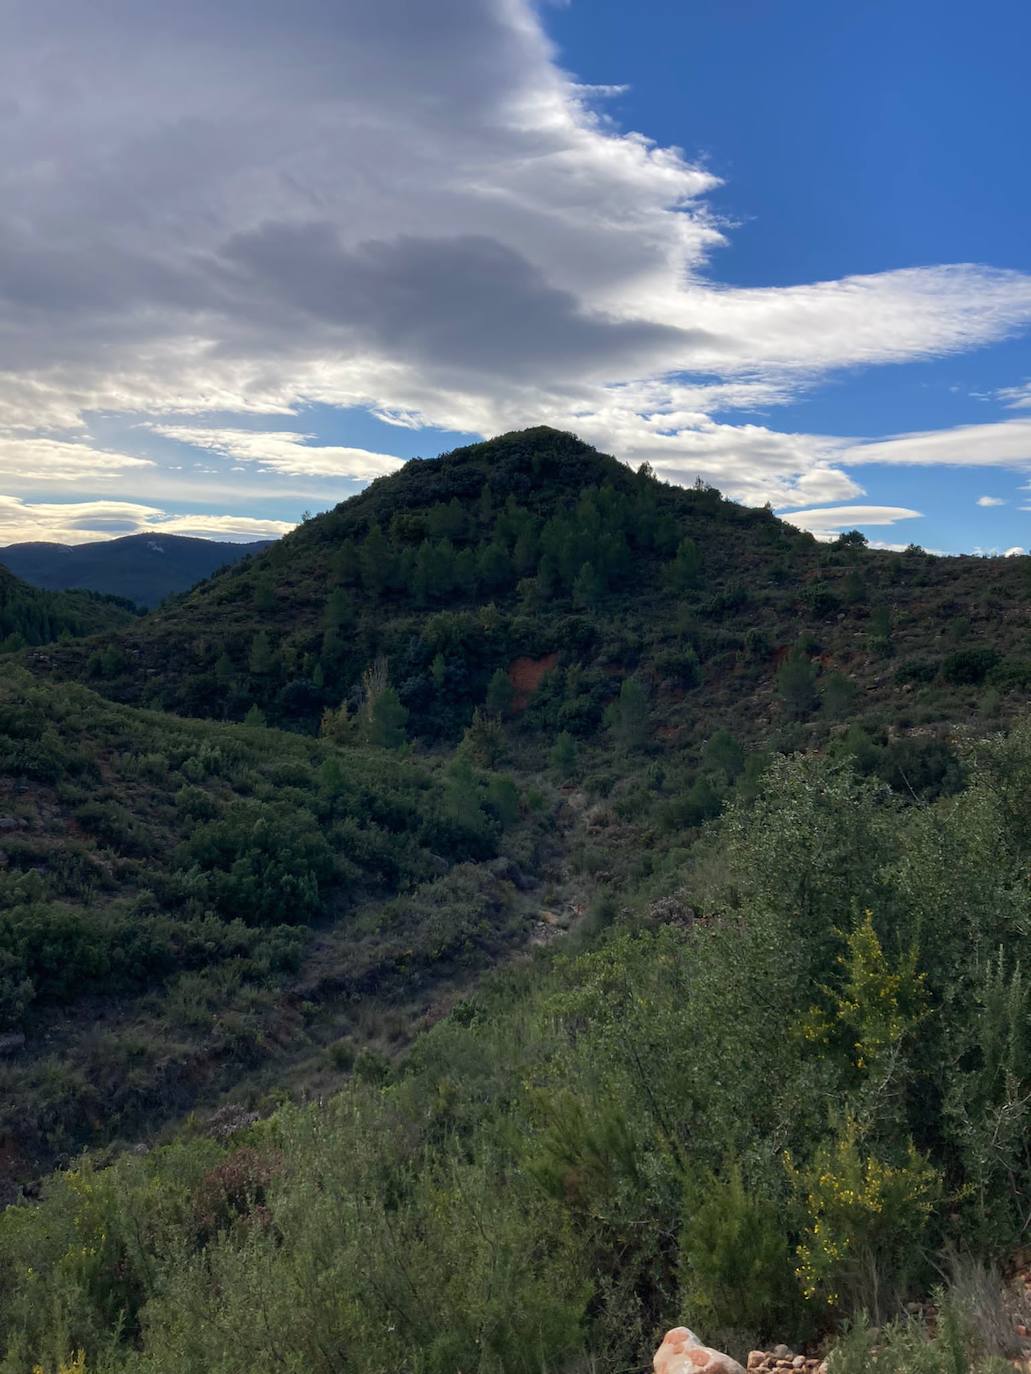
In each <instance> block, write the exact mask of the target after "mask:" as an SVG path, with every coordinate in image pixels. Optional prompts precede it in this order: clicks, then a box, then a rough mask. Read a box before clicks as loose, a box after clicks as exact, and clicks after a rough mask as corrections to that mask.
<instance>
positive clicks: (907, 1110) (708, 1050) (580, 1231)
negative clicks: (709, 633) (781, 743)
mask: <svg viewBox="0 0 1031 1374" xmlns="http://www.w3.org/2000/svg"><path fill="white" fill-rule="evenodd" d="M965 764H966V772H965V777H966V782H965V786H963V787H962V789H961V790H959V791H958V792H955V793H954V794H953V795H950V796H946V797H942V798H941V799H940V800H938V801H936V802H934V803H930V804H928V803H914V801H913V799H912V798H909V800H908V801H905V800H903V799H901V798H900V797H899V796H898V794H896V793H894V792H892V791H891V790H890V788H888V787H887V786H886V785H885V784H884V783H883V782H880V781H878V780H869V779H864V778H861V777H859V776H857V774H856V772H855V770H854V769H852V768H851V767H849V766H848V764H847V763H845V762H841V761H837V762H836V761H833V760H828V759H817V758H813V757H802V756H798V757H794V758H781V759H779V760H776V761H774V762H773V764H772V765H771V766H770V767H769V768H768V769H767V771H766V773H765V776H764V778H763V780H762V782H761V783H760V784H758V785H757V788H756V790H755V792H754V794H753V795H752V796H751V797H750V798H745V797H742V798H740V799H739V800H738V801H737V802H736V803H735V804H734V805H732V806H731V808H730V809H729V811H728V812H727V813H726V815H725V816H724V817H723V818H722V819H721V820H719V821H718V822H717V823H716V825H715V827H713V828H712V829H710V830H709V831H708V832H706V833H705V834H704V835H703V837H702V839H701V841H700V842H699V843H698V844H697V845H696V846H695V847H694V848H693V849H692V851H691V852H690V854H689V855H686V856H685V857H684V858H683V860H682V863H681V868H680V872H679V875H678V876H679V881H680V884H681V890H680V891H679V892H677V893H674V894H670V893H669V892H668V891H667V892H665V893H664V894H663V896H664V900H649V899H644V900H642V901H641V902H640V903H639V904H638V906H637V908H636V909H634V910H628V911H627V912H626V913H625V914H624V915H623V916H622V917H620V918H619V919H618V920H616V921H615V923H614V924H612V925H611V926H609V928H608V929H607V930H606V931H604V932H602V933H601V934H600V935H598V936H597V937H596V938H595V940H594V942H593V944H592V943H590V942H589V943H588V945H587V947H585V948H584V949H583V950H582V952H580V953H579V954H572V953H570V954H567V955H564V956H560V957H553V958H548V957H542V958H541V959H539V960H538V961H536V962H534V963H532V964H529V965H524V966H523V967H521V968H517V969H513V970H510V971H508V972H506V973H504V974H500V975H496V976H495V977H494V978H493V979H492V980H490V981H489V982H488V983H487V984H485V985H484V986H483V987H482V989H481V990H480V991H479V992H478V993H477V994H476V995H475V996H472V997H470V998H469V999H468V1000H467V1001H466V1002H464V1003H463V1004H461V1005H460V1006H459V1007H458V1008H456V1009H455V1011H454V1012H453V1013H452V1014H451V1015H450V1016H449V1017H448V1018H447V1019H445V1020H444V1021H442V1022H440V1023H439V1024H438V1025H437V1026H436V1027H435V1028H434V1029H433V1030H432V1031H431V1032H430V1033H429V1034H427V1035H426V1036H424V1037H423V1038H422V1039H421V1040H420V1041H419V1042H418V1043H417V1044H416V1046H415V1048H414V1049H413V1051H412V1053H411V1054H410V1055H409V1057H408V1059H407V1061H406V1062H405V1063H404V1065H403V1066H401V1067H399V1068H396V1069H391V1068H390V1066H389V1065H387V1064H380V1065H378V1066H377V1067H376V1069H375V1071H374V1072H373V1071H372V1070H371V1069H369V1068H366V1069H365V1070H364V1071H363V1072H362V1073H360V1074H358V1075H357V1076H356V1077H355V1079H354V1081H353V1082H352V1084H351V1085H350V1086H349V1088H348V1089H347V1090H346V1091H344V1092H343V1093H341V1094H340V1095H339V1096H337V1097H336V1098H334V1099H333V1100H332V1101H329V1102H327V1103H325V1104H321V1105H318V1106H314V1107H306V1108H288V1109H284V1110H282V1111H281V1112H279V1113H278V1114H277V1115H275V1116H273V1117H271V1118H269V1119H268V1120H266V1121H264V1122H262V1123H260V1124H257V1125H255V1126H252V1127H251V1128H250V1129H249V1130H248V1131H247V1132H245V1133H242V1134H240V1135H238V1136H237V1137H235V1138H234V1139H231V1140H229V1141H226V1142H221V1143H219V1142H217V1141H215V1140H213V1139H211V1138H209V1137H208V1136H206V1135H204V1134H197V1133H189V1132H188V1133H186V1134H184V1135H183V1136H181V1137H180V1138H179V1139H177V1140H176V1141H174V1142H173V1143H171V1144H169V1145H166V1146H164V1147H162V1148H160V1149H156V1150H154V1151H152V1152H151V1153H150V1154H149V1155H144V1156H139V1155H137V1156H131V1157H125V1158H122V1159H121V1160H120V1161H118V1162H117V1163H116V1164H115V1165H113V1166H112V1167H110V1168H96V1167H92V1166H90V1165H89V1164H88V1163H84V1164H83V1165H82V1166H81V1167H77V1168H76V1169H74V1170H73V1171H71V1172H67V1173H64V1174H60V1175H57V1176H55V1178H54V1179H53V1180H52V1181H51V1182H50V1183H49V1184H48V1185H47V1188H46V1192H45V1196H44V1198H43V1200H42V1201H41V1202H40V1203H38V1204H31V1205H30V1204H24V1205H22V1206H16V1207H14V1208H11V1209H9V1210H8V1211H7V1212H6V1213H5V1214H4V1215H3V1216H2V1217H0V1292H2V1294H3V1296H2V1298H0V1327H2V1330H3V1333H4V1341H5V1344H6V1347H7V1350H8V1354H7V1357H6V1364H5V1365H4V1366H2V1367H3V1368H5V1369H8V1370H11V1371H22V1370H27V1369H29V1368H30V1367H31V1365H32V1363H33V1361H34V1360H42V1361H43V1364H44V1367H45V1368H48V1369H49V1368H56V1367H57V1366H58V1364H59V1362H60V1361H61V1360H62V1359H67V1358H68V1357H69V1355H70V1354H71V1353H72V1352H74V1351H76V1350H77V1349H80V1348H81V1349H82V1350H84V1351H85V1358H86V1368H87V1369H88V1370H97V1371H100V1370H109V1369H110V1370H115V1369H117V1370H134V1371H152V1372H153V1374H159V1371H160V1372H163V1371H168V1374H172V1371H175V1372H176V1374H182V1371H190V1370H195V1371H198V1374H199V1371H201V1370H203V1371H224V1374H236V1371H239V1374H244V1371H250V1370H253V1369H255V1368H268V1367H278V1368H283V1369H288V1370H292V1369H296V1370H298V1371H300V1370H302V1369H303V1370H305V1371H325V1372H326V1374H330V1371H336V1370H339V1369H340V1368H341V1367H347V1368H353V1369H356V1370H363V1371H370V1372H371V1371H381V1370H382V1371H385V1370H388V1369H396V1368H401V1367H405V1368H410V1369H413V1370H418V1371H424V1372H425V1374H431V1372H432V1374H450V1372H451V1371H453V1370H455V1369H458V1368H462V1369H469V1370H477V1371H482V1372H483V1374H487V1371H491V1372H492V1374H496V1372H497V1371H506V1374H507V1372H508V1371H512V1372H513V1374H516V1372H518V1374H522V1372H523V1371H525V1372H526V1374H530V1371H539V1370H549V1371H563V1370H565V1371H572V1370H586V1369H592V1370H600V1371H612V1372H613V1374H614V1372H615V1371H617V1370H624V1369H627V1368H638V1367H640V1366H642V1365H643V1364H644V1363H645V1361H646V1358H647V1355H648V1352H650V1350H651V1348H652V1347H653V1345H654V1343H655V1340H656V1335H657V1333H659V1332H661V1330H662V1329H663V1328H664V1327H666V1326H670V1325H673V1324H675V1323H676V1322H677V1321H681V1320H687V1321H689V1322H690V1324H691V1325H692V1326H696V1327H698V1328H699V1329H701V1330H703V1331H704V1332H705V1334H706V1336H707V1338H708V1339H710V1340H712V1341H714V1343H716V1344H719V1343H721V1342H723V1343H724V1344H725V1345H728V1346H731V1347H732V1348H734V1349H736V1350H737V1351H738V1352H739V1353H740V1351H742V1350H744V1349H747V1348H748V1346H749V1345H750V1344H753V1343H756V1342H757V1341H758V1340H759V1339H760V1338H762V1339H765V1338H767V1337H771V1336H772V1337H774V1338H777V1339H780V1338H785V1337H789V1338H792V1339H794V1340H795V1341H799V1340H803V1339H805V1338H806V1337H810V1336H813V1335H816V1334H818V1333H819V1332H821V1331H826V1330H827V1329H829V1328H833V1327H834V1326H835V1324H837V1323H840V1322H842V1321H843V1320H845V1319H846V1318H848V1317H849V1316H851V1315H853V1314H855V1313H856V1312H858V1311H861V1310H865V1311H866V1312H868V1313H869V1314H870V1316H871V1319H872V1320H874V1321H877V1322H881V1321H884V1320H886V1319H890V1318H892V1317H893V1316H895V1315H897V1314H899V1313H900V1312H901V1311H902V1304H903V1303H904V1301H905V1300H906V1299H907V1298H910V1297H912V1296H914V1295H921V1294H923V1293H925V1292H926V1291H927V1288H928V1286H929V1284H931V1283H933V1282H934V1281H935V1279H936V1276H937V1274H938V1272H939V1269H940V1266H941V1263H942V1261H941V1256H942V1255H943V1254H944V1253H945V1252H946V1251H947V1250H948V1249H949V1247H953V1248H956V1249H960V1250H962V1251H963V1252H965V1253H966V1254H967V1255H968V1256H970V1257H972V1259H981V1258H985V1259H992V1258H995V1257H998V1256H1001V1255H1005V1254H1006V1253H1007V1252H1008V1250H1009V1249H1010V1248H1011V1247H1012V1246H1014V1245H1015V1244H1016V1243H1018V1242H1019V1240H1020V1238H1021V1235H1022V1233H1023V1231H1024V1229H1025V1227H1026V1218H1027V1216H1028V1212H1029V1209H1031V1155H1029V1149H1028V1139H1029V1131H1028V1125H1029V1122H1028V1112H1029V1110H1031V1107H1029V1104H1031V1053H1029V1051H1031V1016H1029V1012H1031V1003H1029V998H1028V993H1027V984H1026V973H1025V971H1024V970H1023V968H1022V965H1021V955H1022V952H1023V949H1024V947H1025V945H1026V940H1027V935H1028V928H1029V921H1031V894H1029V891H1028V882H1027V872H1028V865H1029V860H1031V811H1029V808H1028V797H1029V796H1031V726H1028V725H1022V726H1020V727H1019V728H1017V729H1015V730H1014V731H1013V732H1012V734H1011V735H1010V736H1009V737H1008V738H1001V737H1000V738H995V739H990V740H988V741H987V742H985V743H984V744H982V745H979V746H978V747H977V748H976V749H973V750H972V751H971V752H970V754H969V756H968V758H967V759H966V760H965ZM656 896H658V894H657V893H655V894H653V897H656ZM957 1320H958V1318H957ZM864 1339H865V1337H863V1335H862V1332H861V1331H859V1332H857V1333H856V1335H855V1336H854V1337H853V1339H852V1341H851V1345H850V1346H848V1347H845V1348H844V1349H845V1352H846V1353H847V1352H848V1351H851V1354H849V1356H848V1357H849V1359H852V1360H853V1365H850V1366H847V1367H855V1368H860V1367H863V1368H865V1367H867V1366H865V1365H863V1364H862V1359H863V1358H872V1357H870V1356H869V1349H868V1347H869V1341H867V1345H866V1347H864V1346H863V1341H864ZM908 1339H909V1338H908V1337H905V1336H904V1335H899V1337H898V1339H897V1340H895V1339H894V1338H893V1343H892V1344H891V1346H890V1349H889V1351H888V1352H887V1353H886V1354H884V1355H883V1356H882V1357H878V1358H881V1359H882V1363H883V1368H884V1369H886V1370H887V1369H896V1370H897V1369H906V1368H912V1369H916V1368H920V1369H928V1370H931V1369H934V1370H937V1369H941V1370H943V1371H944V1370H945V1369H953V1368H959V1367H961V1365H960V1364H957V1363H956V1360H957V1359H966V1358H967V1356H968V1354H970V1351H971V1350H972V1349H973V1347H969V1349H968V1346H967V1344H966V1339H967V1338H966V1337H965V1336H964V1335H962V1333H960V1332H959V1329H958V1327H957V1328H956V1329H954V1330H951V1334H950V1330H946V1331H945V1333H944V1335H943V1337H942V1343H941V1344H940V1346H933V1347H932V1346H927V1345H926V1343H925V1345H924V1346H923V1347H921V1348H920V1349H919V1350H918V1349H917V1347H916V1346H915V1345H913V1343H912V1342H910V1345H909V1346H907V1344H906V1342H907V1340H908ZM914 1340H915V1337H914ZM950 1343H951V1344H950ZM910 1346H912V1348H913V1350H916V1354H914V1355H913V1357H912V1361H911V1362H910V1357H909V1356H906V1357H905V1358H903V1355H902V1354H901V1353H900V1352H904V1350H906V1349H909V1348H910ZM864 1349H865V1350H866V1355H864V1354H863V1351H864ZM891 1351H894V1352H895V1353H894V1354H893V1355H892V1354H891ZM950 1351H951V1354H950ZM957 1351H958V1352H959V1354H958V1355H957V1353H956V1352H957ZM987 1353H989V1354H990V1353H992V1352H990V1351H989V1352H987ZM889 1355H890V1356H891V1358H890V1359H889ZM843 1358H844V1355H843ZM950 1360H951V1361H952V1363H949V1361H950ZM970 1361H971V1363H972V1361H973V1355H972V1354H970ZM842 1367H843V1368H845V1367H846V1366H845V1365H844V1364H843V1366H842ZM870 1367H873V1366H872V1365H871V1366H870ZM878 1367H880V1366H878Z"/></svg>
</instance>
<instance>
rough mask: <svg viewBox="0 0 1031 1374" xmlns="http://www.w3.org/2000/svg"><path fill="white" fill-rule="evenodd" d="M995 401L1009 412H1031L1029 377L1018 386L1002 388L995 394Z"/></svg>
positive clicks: (1030, 379) (1030, 378) (1030, 382)
mask: <svg viewBox="0 0 1031 1374" xmlns="http://www.w3.org/2000/svg"><path fill="white" fill-rule="evenodd" d="M995 398H996V400H999V401H1001V402H1002V403H1003V405H1005V406H1008V407H1009V409H1010V410H1031V377H1029V378H1028V379H1027V381H1025V382H1021V383H1020V385H1019V386H1004V387H1001V388H1000V389H999V390H998V391H997V392H996V393H995Z"/></svg>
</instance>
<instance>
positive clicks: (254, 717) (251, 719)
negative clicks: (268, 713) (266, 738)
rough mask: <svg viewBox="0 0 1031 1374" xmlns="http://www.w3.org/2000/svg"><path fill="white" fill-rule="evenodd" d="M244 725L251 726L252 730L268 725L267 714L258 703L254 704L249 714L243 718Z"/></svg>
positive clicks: (249, 709)
mask: <svg viewBox="0 0 1031 1374" xmlns="http://www.w3.org/2000/svg"><path fill="white" fill-rule="evenodd" d="M243 723H244V725H249V726H251V727H252V728H253V727H255V726H259V725H261V726H264V725H267V724H268V721H267V720H266V718H265V712H264V711H263V710H262V709H261V707H260V706H259V705H258V704H257V702H254V703H253V704H252V705H251V706H250V707H249V708H248V711H247V714H246V715H245V716H244V718H243Z"/></svg>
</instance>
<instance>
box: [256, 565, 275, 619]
mask: <svg viewBox="0 0 1031 1374" xmlns="http://www.w3.org/2000/svg"><path fill="white" fill-rule="evenodd" d="M254 609H255V610H256V611H261V612H262V614H267V613H268V612H269V611H274V610H275V609H276V596H275V592H274V591H273V589H272V578H271V576H270V575H269V574H267V573H262V575H261V576H260V577H259V578H257V579H256V580H255V583H254Z"/></svg>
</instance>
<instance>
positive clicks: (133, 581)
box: [0, 534, 270, 607]
mask: <svg viewBox="0 0 1031 1374" xmlns="http://www.w3.org/2000/svg"><path fill="white" fill-rule="evenodd" d="M269 542H270V541H269V540H267V539H266V540H258V541H255V542H252V543H247V544H228V543H220V542H218V541H216V540H213V539H191V538H188V537H186V536H184V535H178V534H129V535H126V536H125V537H124V538H122V539H109V540H103V541H100V542H98V543H91V544H50V543H45V542H33V543H27V544H8V545H7V546H6V547H4V548H0V564H3V566H4V567H6V568H9V569H10V570H11V572H13V573H14V574H15V575H16V576H17V577H20V578H23V579H24V580H25V581H26V582H31V583H32V585H33V586H35V587H45V588H47V589H49V590H51V591H59V590H63V589H65V588H68V587H83V588H86V589H87V590H88V591H94V592H102V593H105V594H107V595H111V596H122V597H126V598H128V599H129V600H130V601H134V602H135V603H136V604H137V605H139V606H147V607H149V606H156V605H157V604H158V603H159V602H160V601H164V600H165V598H166V597H169V596H173V595H175V594H176V593H178V592H185V591H188V590H189V588H190V587H192V586H194V585H195V584H196V583H197V582H200V581H201V580H202V579H203V578H205V577H210V576H211V574H212V573H213V572H216V571H217V570H218V569H219V568H223V567H227V566H228V565H230V564H232V563H236V562H238V561H239V560H240V559H241V558H247V557H248V556H249V555H251V554H255V553H260V552H261V551H262V550H263V549H267V548H268V546H269Z"/></svg>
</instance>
